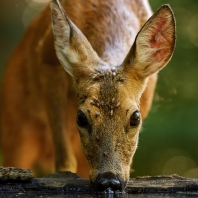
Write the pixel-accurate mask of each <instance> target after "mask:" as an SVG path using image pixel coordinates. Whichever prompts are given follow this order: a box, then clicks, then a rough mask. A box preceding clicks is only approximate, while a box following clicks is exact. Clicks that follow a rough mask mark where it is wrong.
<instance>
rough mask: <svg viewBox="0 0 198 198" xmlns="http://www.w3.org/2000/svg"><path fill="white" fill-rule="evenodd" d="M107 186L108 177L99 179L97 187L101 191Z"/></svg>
mask: <svg viewBox="0 0 198 198" xmlns="http://www.w3.org/2000/svg"><path fill="white" fill-rule="evenodd" d="M108 187H109V180H108V179H100V180H99V181H98V184H97V189H98V190H100V191H103V190H105V189H107V188H108Z"/></svg>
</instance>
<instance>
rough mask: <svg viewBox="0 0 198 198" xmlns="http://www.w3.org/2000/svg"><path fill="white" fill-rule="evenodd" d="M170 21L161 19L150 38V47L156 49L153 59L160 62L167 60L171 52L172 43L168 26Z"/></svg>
mask: <svg viewBox="0 0 198 198" xmlns="http://www.w3.org/2000/svg"><path fill="white" fill-rule="evenodd" d="M167 22H168V20H167V19H166V18H159V19H158V21H157V23H156V25H155V26H153V27H154V28H153V30H152V32H151V37H150V47H151V48H156V51H154V52H153V58H154V59H155V60H156V61H160V60H161V59H163V58H166V55H168V52H169V46H170V45H171V42H170V36H171V35H169V34H170V30H169V28H168V25H167Z"/></svg>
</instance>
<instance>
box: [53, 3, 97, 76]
mask: <svg viewBox="0 0 198 198" xmlns="http://www.w3.org/2000/svg"><path fill="white" fill-rule="evenodd" d="M51 10H52V27H53V33H54V38H55V49H56V54H57V57H58V59H59V61H60V63H61V64H62V66H63V67H64V69H65V70H66V71H67V72H68V73H69V74H70V75H71V76H72V75H74V73H75V70H80V69H86V66H87V65H89V69H90V68H91V66H92V65H94V64H96V63H97V62H98V61H99V60H100V59H99V57H98V55H97V54H96V52H95V51H94V50H93V48H92V46H91V45H90V43H89V42H88V40H87V39H86V38H85V36H84V35H83V33H82V32H81V31H80V30H79V29H78V28H77V27H76V26H75V25H74V24H73V23H72V22H71V21H70V20H69V18H68V17H67V16H66V14H65V12H64V10H63V8H62V6H61V5H60V3H59V1H58V0H53V1H52V3H51ZM79 67H81V68H79Z"/></svg>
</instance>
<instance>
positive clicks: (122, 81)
mask: <svg viewBox="0 0 198 198" xmlns="http://www.w3.org/2000/svg"><path fill="white" fill-rule="evenodd" d="M51 8H52V19H53V31H54V36H55V48H56V53H57V56H58V58H59V60H60V63H61V64H62V65H63V67H64V68H65V70H66V71H67V72H68V73H69V74H70V75H71V76H72V77H73V79H74V83H75V87H76V91H77V93H78V96H79V109H78V112H77V118H76V123H77V127H78V130H79V134H80V138H81V145H82V150H83V152H84V154H85V156H86V158H87V161H88V163H89V166H90V180H91V182H92V183H93V186H94V188H95V189H96V190H99V191H104V190H106V189H111V190H113V191H116V190H119V191H122V190H123V189H124V187H125V185H126V182H127V180H128V179H129V172H130V165H131V161H132V157H133V155H134V153H135V150H136V148H137V144H138V134H139V131H140V128H141V124H142V120H141V115H140V105H141V104H139V103H140V98H141V95H142V92H143V91H144V89H145V86H146V83H147V80H148V77H149V76H151V75H153V74H154V73H156V72H158V71H159V70H160V69H161V68H163V67H164V66H165V65H166V64H167V62H168V61H169V60H170V58H171V56H172V52H173V50H174V45H175V23H174V17H173V14H172V11H171V9H170V7H169V6H166V5H165V6H162V7H161V8H160V9H159V10H158V11H157V12H156V13H155V14H154V15H153V16H152V17H151V18H150V19H149V20H148V22H147V23H146V24H145V25H144V26H143V28H142V29H141V30H140V32H139V33H138V35H137V36H136V39H135V41H134V44H133V46H132V47H131V50H130V51H129V53H128V55H127V56H126V58H125V60H123V62H122V64H121V65H118V66H116V65H110V64H109V63H106V62H104V61H102V60H101V59H100V58H99V57H98V55H97V54H96V52H95V51H94V50H93V48H92V47H91V45H90V43H89V42H88V41H87V39H86V38H85V37H84V35H83V34H82V32H81V31H80V30H79V29H78V28H77V27H76V26H75V25H74V24H73V23H72V22H71V21H70V20H69V19H68V18H67V16H66V15H65V13H64V11H63V9H62V7H61V5H60V4H59V2H58V1H57V0H54V1H53V2H52V6H51Z"/></svg>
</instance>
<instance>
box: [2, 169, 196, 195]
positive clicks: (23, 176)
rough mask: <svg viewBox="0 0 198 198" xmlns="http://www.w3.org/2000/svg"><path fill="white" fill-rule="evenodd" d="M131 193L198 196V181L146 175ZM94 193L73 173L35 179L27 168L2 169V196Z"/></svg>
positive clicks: (130, 184) (131, 186) (130, 188)
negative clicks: (8, 194) (10, 194)
mask: <svg viewBox="0 0 198 198" xmlns="http://www.w3.org/2000/svg"><path fill="white" fill-rule="evenodd" d="M125 191H126V192H127V193H133V194H145V193H146V194H147V193H158V194H159V193H187V194H191V193H192V194H197V195H198V179H189V178H184V177H180V176H178V175H168V176H154V177H150V176H145V177H137V178H135V179H130V180H129V182H128V185H127V187H126V189H125ZM35 192H36V193H40V194H52V193H55V194H93V193H95V192H94V191H93V189H92V188H91V186H90V183H89V180H88V179H83V178H80V177H78V176H77V175H76V174H73V173H70V172H58V173H54V174H52V175H50V176H48V177H44V178H34V176H33V175H32V173H31V172H30V171H29V170H26V169H17V168H3V167H0V195H1V194H5V193H26V194H28V193H30V194H31V193H35Z"/></svg>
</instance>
